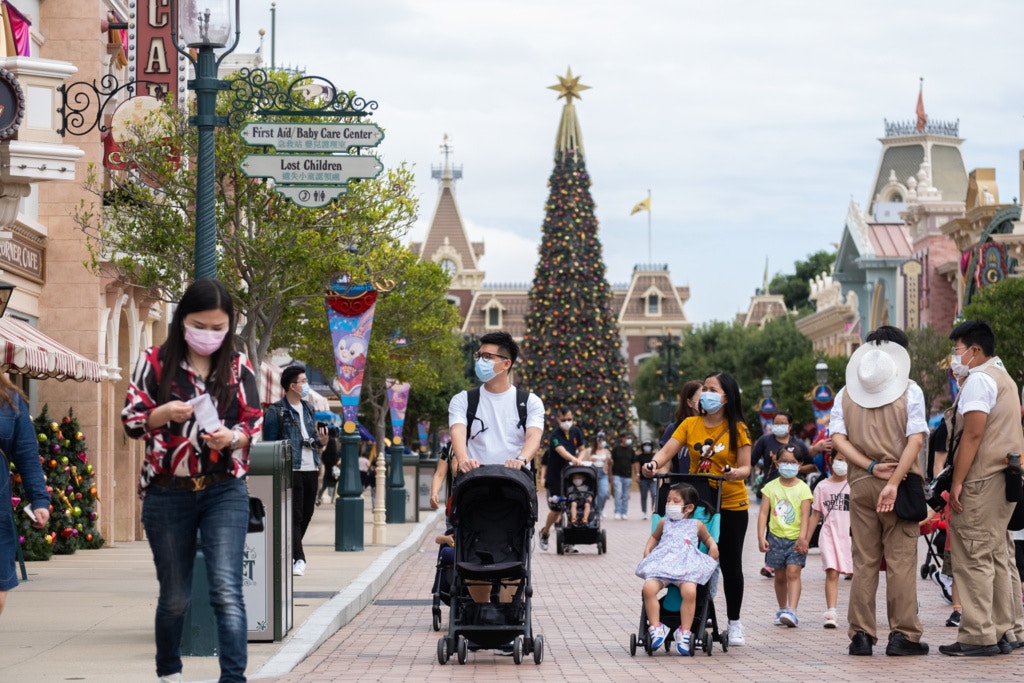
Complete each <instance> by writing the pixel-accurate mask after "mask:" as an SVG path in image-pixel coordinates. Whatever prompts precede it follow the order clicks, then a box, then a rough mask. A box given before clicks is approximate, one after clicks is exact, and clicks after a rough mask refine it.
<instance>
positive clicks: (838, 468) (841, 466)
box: [832, 460, 849, 477]
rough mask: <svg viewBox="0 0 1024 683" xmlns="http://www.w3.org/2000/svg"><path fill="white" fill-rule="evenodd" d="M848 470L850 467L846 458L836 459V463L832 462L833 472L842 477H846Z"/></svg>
mask: <svg viewBox="0 0 1024 683" xmlns="http://www.w3.org/2000/svg"><path fill="white" fill-rule="evenodd" d="M848 471H849V469H848V467H847V465H846V461H844V460H836V461H835V462H834V463H832V473H833V474H835V475H838V476H840V477H845V476H846V473H847V472H848Z"/></svg>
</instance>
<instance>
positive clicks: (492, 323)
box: [487, 306, 501, 327]
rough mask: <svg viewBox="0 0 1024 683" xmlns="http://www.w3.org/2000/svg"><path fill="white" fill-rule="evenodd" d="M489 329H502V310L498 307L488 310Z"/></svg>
mask: <svg viewBox="0 0 1024 683" xmlns="http://www.w3.org/2000/svg"><path fill="white" fill-rule="evenodd" d="M487 327H501V309H500V308H498V307H497V306H491V307H490V308H488V309H487Z"/></svg>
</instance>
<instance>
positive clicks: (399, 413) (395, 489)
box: [385, 379, 409, 524]
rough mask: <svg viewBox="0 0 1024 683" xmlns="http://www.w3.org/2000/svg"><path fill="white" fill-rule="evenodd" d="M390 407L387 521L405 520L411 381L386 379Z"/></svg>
mask: <svg viewBox="0 0 1024 683" xmlns="http://www.w3.org/2000/svg"><path fill="white" fill-rule="evenodd" d="M385 383H386V384H387V390H388V408H389V409H390V413H391V449H390V452H389V453H388V455H389V456H390V458H389V459H390V462H391V476H390V477H389V481H388V494H387V496H388V498H387V520H386V521H387V523H388V524H402V523H404V522H405V476H404V475H403V472H402V456H403V455H404V453H405V447H404V446H403V445H402V428H403V427H404V426H405V409H406V407H407V406H408V405H409V383H408V382H404V383H402V384H399V382H398V380H394V379H389V380H386V381H385Z"/></svg>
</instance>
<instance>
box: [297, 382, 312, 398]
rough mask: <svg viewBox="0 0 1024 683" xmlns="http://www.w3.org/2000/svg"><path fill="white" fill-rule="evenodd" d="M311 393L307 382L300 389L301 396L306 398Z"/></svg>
mask: <svg viewBox="0 0 1024 683" xmlns="http://www.w3.org/2000/svg"><path fill="white" fill-rule="evenodd" d="M309 391H310V389H309V382H307V383H305V384H303V385H301V386H300V387H299V396H301V397H302V398H306V397H307V396H309Z"/></svg>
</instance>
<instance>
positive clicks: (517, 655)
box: [512, 636, 523, 665]
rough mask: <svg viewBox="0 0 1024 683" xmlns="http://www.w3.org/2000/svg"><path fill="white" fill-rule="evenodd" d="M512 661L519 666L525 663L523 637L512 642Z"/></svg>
mask: <svg viewBox="0 0 1024 683" xmlns="http://www.w3.org/2000/svg"><path fill="white" fill-rule="evenodd" d="M512 661H513V662H515V663H516V664H517V665H518V664H522V663H523V637H522V636H516V639H515V640H513V641H512Z"/></svg>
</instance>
